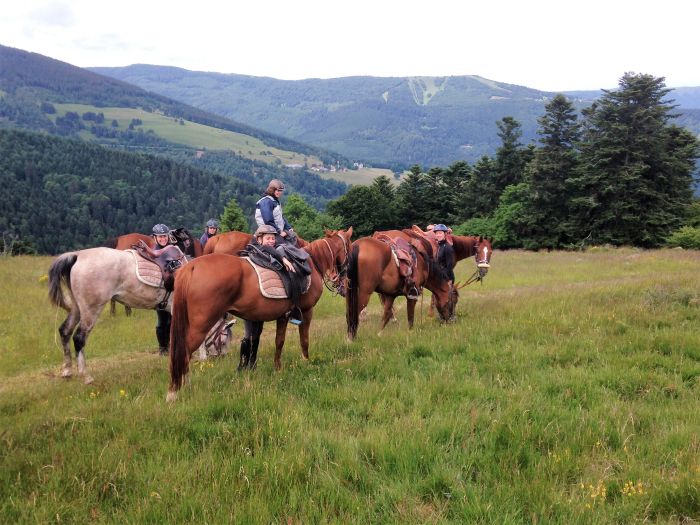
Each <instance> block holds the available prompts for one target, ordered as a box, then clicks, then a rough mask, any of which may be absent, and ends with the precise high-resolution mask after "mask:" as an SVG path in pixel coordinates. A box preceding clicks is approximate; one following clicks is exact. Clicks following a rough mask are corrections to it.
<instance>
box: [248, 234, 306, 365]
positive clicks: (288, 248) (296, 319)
mask: <svg viewBox="0 0 700 525" xmlns="http://www.w3.org/2000/svg"><path fill="white" fill-rule="evenodd" d="M253 238H254V241H255V243H256V245H257V248H259V249H260V250H262V251H263V252H265V253H268V254H269V255H270V258H271V259H272V260H273V261H277V262H279V261H281V262H282V265H283V266H284V269H285V270H286V271H287V272H288V273H289V275H290V279H289V284H290V290H289V292H290V293H289V296H290V297H289V299H290V300H291V301H292V302H293V303H294V308H293V309H292V312H291V314H290V321H289V322H290V323H292V324H296V325H300V324H301V323H302V314H301V309H300V308H299V305H298V302H299V299H300V296H301V293H302V290H301V284H300V282H299V279H298V277H297V275H296V274H297V273H298V272H297V271H296V268H295V267H294V265H293V264H292V262H291V261H290V260H289V258H288V256H293V257H294V258H295V259H297V260H299V259H303V260H305V259H308V257H309V255H308V253H306V252H305V251H303V250H299V249H298V248H296V247H295V246H292V245H291V244H289V243H287V242H286V241H282V243H280V244H279V245H277V246H276V245H275V243H276V242H277V239H278V238H279V235H277V229H276V228H275V227H274V226H270V225H267V224H263V225H261V226H259V227H258V229H257V230H256V231H255V234H254V235H253ZM248 249H249V250H253V249H254V248H253V246H249V248H248ZM292 274H294V275H292ZM244 324H245V334H244V335H243V339H241V361H240V363H239V365H238V369H239V370H241V369H243V368H244V367H246V366H250V367H251V368H255V362H256V360H257V354H258V346H259V345H260V334H261V333H262V327H263V323H262V321H248V320H245V323H244Z"/></svg>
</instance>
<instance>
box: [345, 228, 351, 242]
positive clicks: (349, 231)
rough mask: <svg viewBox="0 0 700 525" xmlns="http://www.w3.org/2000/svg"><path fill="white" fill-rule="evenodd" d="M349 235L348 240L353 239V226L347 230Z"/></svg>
mask: <svg viewBox="0 0 700 525" xmlns="http://www.w3.org/2000/svg"><path fill="white" fill-rule="evenodd" d="M345 231H346V232H347V234H348V239H349V238H350V237H352V226H350V227H349V228H348V229H347V230H345Z"/></svg>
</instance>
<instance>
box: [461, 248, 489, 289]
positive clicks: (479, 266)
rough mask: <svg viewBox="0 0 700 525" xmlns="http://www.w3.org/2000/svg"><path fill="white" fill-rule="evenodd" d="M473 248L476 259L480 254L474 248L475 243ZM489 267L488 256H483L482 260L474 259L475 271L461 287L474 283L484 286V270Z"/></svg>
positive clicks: (477, 249)
mask: <svg viewBox="0 0 700 525" xmlns="http://www.w3.org/2000/svg"><path fill="white" fill-rule="evenodd" d="M474 246H475V251H476V255H477V257H478V255H479V253H481V250H480V249H479V248H477V247H476V242H474ZM488 267H489V260H488V255H486V254H485V255H484V257H483V258H482V259H478V258H477V259H476V270H475V271H474V273H473V274H472V276H471V277H470V278H469V279H467V280H466V281H465V283H464V285H463V286H466V285H468V284H471V283H474V282H481V284H482V285H483V284H484V277H486V271H485V268H488Z"/></svg>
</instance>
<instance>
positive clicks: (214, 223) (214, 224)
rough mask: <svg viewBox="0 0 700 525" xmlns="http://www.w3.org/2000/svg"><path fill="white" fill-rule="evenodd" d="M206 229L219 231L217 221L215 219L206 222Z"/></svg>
mask: <svg viewBox="0 0 700 525" xmlns="http://www.w3.org/2000/svg"><path fill="white" fill-rule="evenodd" d="M207 228H216V229H217V230H218V229H219V221H217V220H216V219H209V220H208V221H207Z"/></svg>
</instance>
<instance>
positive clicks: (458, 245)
mask: <svg viewBox="0 0 700 525" xmlns="http://www.w3.org/2000/svg"><path fill="white" fill-rule="evenodd" d="M452 239H453V245H454V248H455V260H456V261H461V260H462V259H466V258H467V257H471V256H472V255H474V253H475V251H474V247H475V246H476V239H475V238H474V237H459V236H456V235H455V236H453V237H452Z"/></svg>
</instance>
